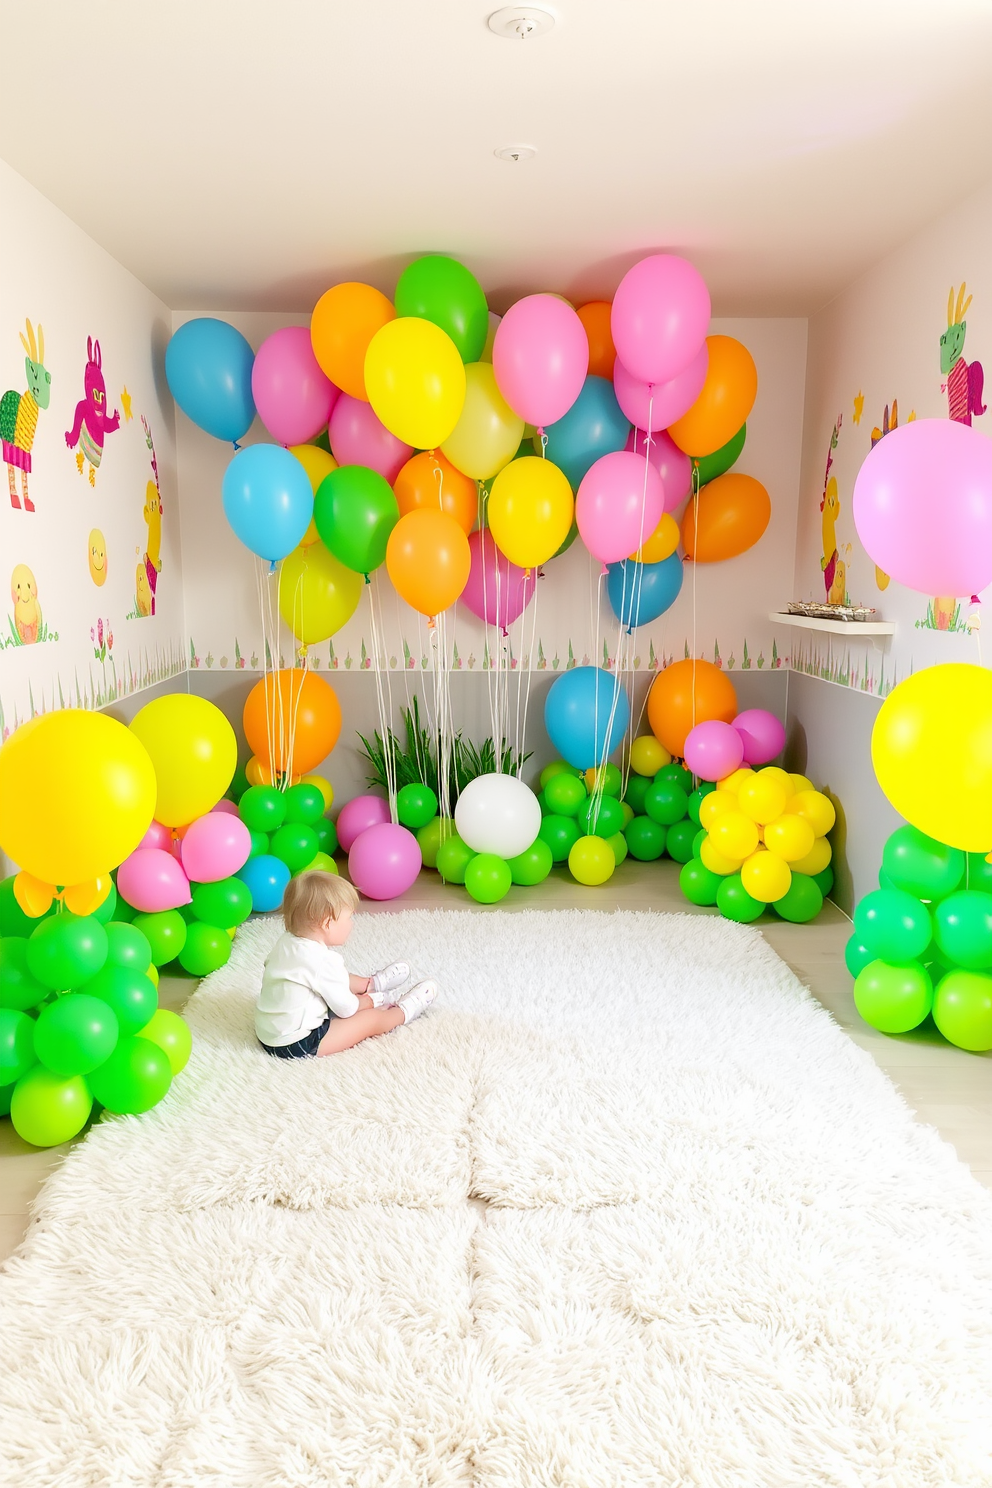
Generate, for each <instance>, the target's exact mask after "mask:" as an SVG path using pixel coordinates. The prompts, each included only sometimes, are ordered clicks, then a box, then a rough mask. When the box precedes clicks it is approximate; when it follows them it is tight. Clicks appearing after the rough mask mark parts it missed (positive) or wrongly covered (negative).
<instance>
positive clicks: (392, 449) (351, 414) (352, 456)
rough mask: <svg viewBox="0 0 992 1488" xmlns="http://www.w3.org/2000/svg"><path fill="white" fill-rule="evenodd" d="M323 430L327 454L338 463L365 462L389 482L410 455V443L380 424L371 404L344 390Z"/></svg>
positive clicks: (411, 452)
mask: <svg viewBox="0 0 992 1488" xmlns="http://www.w3.org/2000/svg"><path fill="white" fill-rule="evenodd" d="M327 432H328V434H329V435H330V440H331V454H332V455H333V456H334V458H335V460H337V462H338V464H339V465H367V466H368V467H369V469H370V470H377V471H378V472H379V474H380V475H381V476H384V477H385V479H386V480H387V481H388V482H389V484H390V485H392V484H393V481H394V480H395V479H396V477H397V476H398V475H399V473H400V471H401V470H402V469H403V466H404V465H405V464H406V462H407V460H409V458H410V456H411V455H412V454H413V446H412V445H409V444H404V443H403V441H402V439H397V438H396V435H395V434H390V432H389V430H388V429H387V428H386V426H385V424H383V423H380V421H379V419H377V418H376V416H375V413H374V412H373V411H372V404H371V403H363V402H361V401H360V399H358V398H352V397H351V396H350V395H349V394H348V393H342V394H341V396H340V398H339V399H338V401H337V403H336V404H335V405H334V412H333V413H332V414H331V422H330V424H329V425H328V430H327Z"/></svg>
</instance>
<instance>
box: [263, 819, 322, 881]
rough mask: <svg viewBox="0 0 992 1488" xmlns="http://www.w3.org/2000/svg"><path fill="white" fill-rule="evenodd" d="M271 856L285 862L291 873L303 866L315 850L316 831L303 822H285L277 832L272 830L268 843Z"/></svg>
mask: <svg viewBox="0 0 992 1488" xmlns="http://www.w3.org/2000/svg"><path fill="white" fill-rule="evenodd" d="M269 851H270V852H271V853H272V856H273V857H275V858H278V859H279V861H280V862H281V863H285V864H286V867H287V868H288V869H289V871H290V872H291V873H295V872H296V870H297V869H298V868H305V867H306V865H307V864H308V863H309V861H310V859H311V858H312V857H313V856H314V854H315V853H316V852H319V848H318V846H317V833H316V832H315V831H314V829H313V827H308V826H305V825H304V823H303V822H287V823H286V825H285V826H284V827H280V828H279V830H278V832H273V834H272V839H271V841H270V843H269Z"/></svg>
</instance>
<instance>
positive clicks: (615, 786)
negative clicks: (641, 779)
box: [587, 762, 623, 797]
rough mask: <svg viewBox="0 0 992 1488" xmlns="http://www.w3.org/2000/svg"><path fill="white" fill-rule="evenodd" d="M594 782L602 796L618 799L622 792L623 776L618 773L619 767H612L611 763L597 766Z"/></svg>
mask: <svg viewBox="0 0 992 1488" xmlns="http://www.w3.org/2000/svg"><path fill="white" fill-rule="evenodd" d="M587 774H588V772H587ZM596 782H597V784H598V785H599V789H600V791H601V793H602V794H603V795H604V796H617V797H619V796H620V794H621V793H622V791H623V775H622V774H621V772H620V766H619V765H614V764H613V763H612V762H608V763H607V764H605V765H597V766H596Z"/></svg>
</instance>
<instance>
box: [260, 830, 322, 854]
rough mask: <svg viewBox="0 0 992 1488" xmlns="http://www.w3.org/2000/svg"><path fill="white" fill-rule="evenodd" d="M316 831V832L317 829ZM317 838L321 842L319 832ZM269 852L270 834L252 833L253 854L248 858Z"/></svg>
mask: <svg viewBox="0 0 992 1488" xmlns="http://www.w3.org/2000/svg"><path fill="white" fill-rule="evenodd" d="M314 830H316V828H315V829H314ZM317 838H318V841H319V839H320V833H319V831H318V832H317ZM268 851H269V835H268V833H267V832H252V834H251V852H250V853H249V854H248V856H249V857H250V858H259V857H261V856H262V854H263V853H265V854H267V853H268Z"/></svg>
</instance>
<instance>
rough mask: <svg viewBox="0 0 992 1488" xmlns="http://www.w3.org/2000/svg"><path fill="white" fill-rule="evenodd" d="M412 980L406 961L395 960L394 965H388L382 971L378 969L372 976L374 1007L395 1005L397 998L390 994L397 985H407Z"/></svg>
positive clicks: (370, 988)
mask: <svg viewBox="0 0 992 1488" xmlns="http://www.w3.org/2000/svg"><path fill="white" fill-rule="evenodd" d="M409 980H410V967H409V966H408V964H407V963H406V961H394V962H393V964H392V966H386V967H385V968H384V969H383V970H382V971H377V972H375V973H374V974H373V976H372V978H371V986H370V987H369V996H370V997H371V999H372V1006H373V1007H377V1008H380V1007H393V1006H394V1004H395V1003H396V1001H397V999H396V998H395V997H392V996H390V993H392V992H395V991H396V989H397V987H404V986H406V984H407V982H408V981H409Z"/></svg>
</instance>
